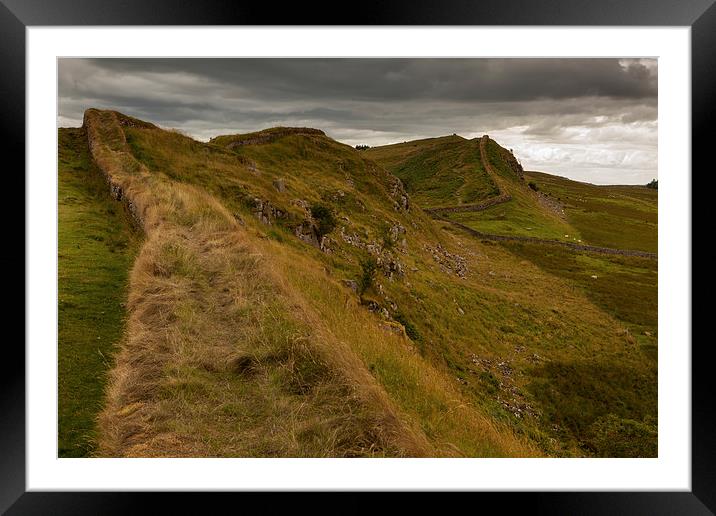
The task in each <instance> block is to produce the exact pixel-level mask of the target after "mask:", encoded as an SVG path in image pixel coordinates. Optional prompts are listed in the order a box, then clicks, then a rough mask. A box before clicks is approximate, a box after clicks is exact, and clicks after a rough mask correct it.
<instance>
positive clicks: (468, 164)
mask: <svg viewBox="0 0 716 516" xmlns="http://www.w3.org/2000/svg"><path fill="white" fill-rule="evenodd" d="M363 154H364V155H365V156H367V157H369V158H371V159H373V160H375V161H376V162H378V163H380V164H381V165H382V166H384V167H386V168H387V169H388V171H390V172H391V173H393V174H395V175H396V176H398V177H399V178H400V179H401V181H403V184H404V185H405V189H406V190H407V191H408V193H409V194H411V196H412V197H413V199H414V200H415V202H416V203H418V204H419V205H420V206H422V207H424V208H437V207H444V206H457V205H461V204H474V203H477V202H479V201H481V200H484V199H487V198H490V197H493V196H495V195H498V194H499V190H498V188H497V185H496V184H495V182H494V181H493V180H492V179H491V178H490V176H489V175H488V174H487V172H486V171H485V170H484V169H483V167H482V163H481V160H480V148H479V144H478V141H477V140H465V139H464V138H461V137H459V136H446V137H443V138H431V139H428V140H418V141H414V142H408V143H402V144H396V145H386V146H384V147H375V148H372V149H369V150H367V151H364V152H363Z"/></svg>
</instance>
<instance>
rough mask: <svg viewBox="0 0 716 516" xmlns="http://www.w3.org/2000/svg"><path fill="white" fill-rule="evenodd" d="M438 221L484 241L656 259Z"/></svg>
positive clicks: (650, 255) (631, 251)
mask: <svg viewBox="0 0 716 516" xmlns="http://www.w3.org/2000/svg"><path fill="white" fill-rule="evenodd" d="M439 219H440V220H443V221H445V222H449V223H450V224H452V225H453V226H457V227H459V228H460V229H462V230H464V231H466V232H467V233H470V234H471V235H473V236H476V237H478V238H482V239H484V240H497V241H503V242H528V243H532V244H546V245H556V246H560V247H566V248H569V249H574V250H575V251H587V252H590V253H601V254H616V255H621V256H641V257H642V258H653V259H657V258H658V255H657V254H656V253H648V252H646V251H637V250H634V249H614V248H611V247H597V246H593V245H584V244H575V243H572V242H562V241H560V240H549V239H542V238H535V237H526V236H506V235H495V234H492V233H483V232H482V231H477V230H476V229H472V228H471V227H469V226H466V225H465V224H460V223H459V222H455V221H453V220H450V219H448V218H444V217H439Z"/></svg>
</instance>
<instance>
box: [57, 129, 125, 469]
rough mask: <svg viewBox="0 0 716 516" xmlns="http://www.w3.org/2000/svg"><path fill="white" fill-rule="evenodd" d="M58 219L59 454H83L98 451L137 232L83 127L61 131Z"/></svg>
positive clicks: (80, 455) (67, 455)
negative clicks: (100, 416) (95, 161)
mask: <svg viewBox="0 0 716 516" xmlns="http://www.w3.org/2000/svg"><path fill="white" fill-rule="evenodd" d="M58 224H59V225H58V296H59V299H58V325H59V326H58V334H59V342H58V368H59V387H58V389H59V391H58V417H59V436H58V454H59V456H60V457H85V456H88V455H90V454H91V453H92V452H93V451H94V449H95V442H94V439H95V416H96V415H97V413H98V411H99V410H100V408H101V404H102V401H103V395H104V385H105V374H106V372H107V370H108V368H109V367H110V365H111V363H112V354H113V352H114V348H115V345H116V343H117V341H118V340H119V339H120V338H121V336H122V327H123V318H124V308H123V303H124V301H125V298H126V283H127V273H128V270H129V268H130V267H131V264H132V259H133V257H134V253H135V251H136V248H137V240H138V237H137V235H136V234H135V233H134V231H133V230H132V229H131V223H130V221H129V219H128V217H127V215H126V214H125V212H124V208H123V206H122V205H121V204H120V203H119V202H117V201H114V200H112V199H111V198H110V197H109V190H108V188H107V185H106V183H105V182H104V179H103V178H102V176H101V175H100V172H99V171H98V170H97V169H96V168H94V167H93V166H92V165H91V164H90V161H89V157H88V150H87V140H86V137H85V134H84V132H83V131H82V130H81V129H60V130H59V170H58Z"/></svg>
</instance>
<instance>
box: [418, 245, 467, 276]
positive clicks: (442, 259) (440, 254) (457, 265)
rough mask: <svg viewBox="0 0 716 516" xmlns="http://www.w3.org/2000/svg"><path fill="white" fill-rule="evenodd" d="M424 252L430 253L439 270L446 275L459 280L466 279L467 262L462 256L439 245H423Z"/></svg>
mask: <svg viewBox="0 0 716 516" xmlns="http://www.w3.org/2000/svg"><path fill="white" fill-rule="evenodd" d="M425 250H426V251H427V252H429V253H430V255H431V256H432V257H433V260H435V261H436V262H437V263H438V265H439V266H440V269H441V270H442V271H443V272H445V273H447V274H455V275H456V276H458V277H459V278H465V277H467V273H468V268H467V260H466V259H465V257H464V256H460V255H459V254H453V253H451V252H449V251H448V250H447V249H445V248H444V247H443V246H442V245H441V244H437V245H434V246H432V245H429V244H426V245H425Z"/></svg>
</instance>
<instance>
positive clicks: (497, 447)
mask: <svg viewBox="0 0 716 516" xmlns="http://www.w3.org/2000/svg"><path fill="white" fill-rule="evenodd" d="M85 126H86V128H87V131H88V136H89V142H90V145H91V148H92V154H93V156H94V159H95V161H96V162H97V163H98V165H99V167H100V168H101V169H102V170H103V171H104V172H105V173H106V174H107V175H108V176H109V177H110V181H111V183H112V184H113V185H114V191H115V193H116V194H117V195H120V196H121V197H122V198H123V199H125V200H126V201H127V202H128V203H129V204H130V207H131V211H132V212H133V213H135V214H136V217H137V220H138V221H139V223H140V225H141V226H142V227H143V228H144V232H145V235H146V242H145V244H144V246H143V248H142V250H141V252H140V254H139V257H138V259H137V261H136V262H135V265H134V268H133V270H132V274H131V283H130V296H129V303H128V324H127V332H126V339H125V342H124V344H123V347H122V350H121V352H120V354H119V355H118V358H117V365H116V367H115V369H114V371H113V375H112V377H113V381H112V383H111V386H110V388H109V390H108V393H107V405H106V407H105V410H104V411H103V417H102V419H101V429H102V448H101V453H102V454H104V455H130V456H134V455H163V456H166V455H198V456H205V455H218V456H231V455H233V456H243V455H249V456H287V455H289V456H291V455H293V456H362V455H368V456H374V455H379V456H382V455H389V456H404V455H409V456H421V455H428V456H530V455H560V456H561V455H566V456H572V455H585V454H586V455H591V454H595V455H601V454H609V453H610V451H609V450H610V448H609V446H608V443H609V442H612V441H619V442H624V441H626V442H627V445H628V442H630V441H629V440H628V439H627V436H630V435H633V434H635V432H637V433H638V432H642V433H641V434H639V435H640V436H642V437H643V439H642V440H643V441H644V442H645V443H646V445H645V446H642V445H640V446H638V447H637V446H634V447H631V448H630V447H629V446H627V447H626V448H625V449H622V450H621V451H619V454H620V455H653V454H654V453H655V443H656V441H655V436H654V435H653V434H652V433H649V432H650V431H651V429H652V426H649V425H651V424H652V420H651V419H649V418H650V417H655V396H654V395H653V392H652V391H650V390H649V388H650V385H651V381H652V377H651V376H649V375H648V374H646V373H644V371H646V370H647V369H646V366H645V363H646V362H645V353H644V352H643V351H642V350H641V349H640V348H639V347H638V346H635V345H634V343H633V339H632V337H631V335H630V334H629V333H625V332H624V328H625V325H624V323H623V322H622V321H621V320H619V319H618V317H616V316H615V315H613V314H611V313H609V312H608V311H607V310H605V308H604V307H603V306H601V305H600V304H598V303H596V302H594V301H593V300H592V299H590V297H589V293H588V292H586V291H585V290H583V289H575V288H574V285H573V284H572V283H571V282H570V281H569V279H568V278H559V277H556V276H555V275H553V274H552V273H551V272H550V271H549V270H548V268H547V267H539V266H537V265H534V264H533V263H532V262H531V261H529V260H526V259H525V258H523V257H521V256H518V255H517V254H515V253H513V252H510V251H509V250H508V249H506V248H504V247H502V246H498V245H492V244H490V243H483V242H480V241H477V240H474V239H472V238H470V237H468V236H466V235H464V234H463V233H462V232H461V231H459V230H456V229H454V228H453V227H452V226H451V225H450V224H448V223H443V222H436V221H434V220H432V219H431V218H430V217H428V216H427V215H426V214H425V213H423V212H422V210H421V209H420V208H419V207H418V206H417V205H416V204H415V203H414V202H413V199H412V198H410V197H409V196H408V195H407V194H406V192H405V191H404V188H403V185H402V183H401V181H400V180H398V179H397V178H396V177H395V176H393V175H391V174H390V173H388V172H386V171H385V170H384V169H382V168H381V167H380V166H378V165H377V164H376V163H375V162H373V161H372V160H367V159H364V157H363V156H364V154H362V153H359V152H357V151H356V150H355V149H352V148H351V147H349V146H346V145H342V144H340V143H338V142H335V141H333V140H331V139H330V138H327V137H326V136H325V135H323V134H322V133H321V132H320V131H316V130H306V129H300V128H299V129H290V128H278V129H274V130H270V131H261V132H258V133H252V134H251V135H248V136H247V135H234V136H222V137H218V138H215V139H214V140H212V141H211V142H210V143H208V144H203V143H200V142H196V141H194V140H192V139H190V138H187V137H185V136H182V135H181V134H178V133H175V132H170V131H164V130H161V129H159V128H156V127H155V126H153V125H151V124H147V123H144V122H141V121H137V120H135V119H131V118H129V117H125V116H123V115H120V114H117V113H113V112H101V111H95V110H90V111H88V112H87V114H86V117H85ZM473 146H474V143H473ZM498 181H500V178H499V177H498V178H497V179H496V182H498ZM505 181H507V179H505ZM496 184H497V183H496ZM615 364H616V365H619V366H621V367H623V368H627V369H628V370H629V371H631V373H632V375H631V376H627V375H623V374H622V375H615V376H614V377H612V375H611V374H597V375H592V374H591V373H590V372H592V371H610V370H611V369H610V367H611V366H612V365H615ZM572 370H575V371H577V373H578V375H577V376H576V377H575V378H576V380H575V381H576V382H577V385H579V387H580V389H583V390H584V392H586V393H596V394H597V395H598V396H599V400H600V401H599V403H597V404H595V405H594V406H593V407H591V406H590V407H591V408H590V410H588V411H584V410H581V411H580V405H582V404H584V403H587V402H585V396H581V394H580V396H575V395H574V393H573V392H572V391H570V389H569V382H568V381H566V380H565V381H562V382H561V383H559V382H555V385H556V387H555V388H551V387H550V385H552V379H559V378H562V377H563V376H565V374H566V376H567V377H568V378H571V376H570V374H571V373H565V371H568V372H569V371H572ZM541 379H542V380H544V381H542V380H541ZM579 393H582V390H580V391H579ZM623 400H630V401H629V402H628V403H626V404H625V403H624V402H623ZM639 400H641V402H640V401H639ZM562 406H563V407H564V411H563V412H562V411H560V409H559V407H562ZM555 407H556V408H555ZM563 416H564V417H563ZM635 425H636V426H635ZM635 428H636V430H635ZM604 435H609V436H611V438H610V439H604V438H603V437H604Z"/></svg>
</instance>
